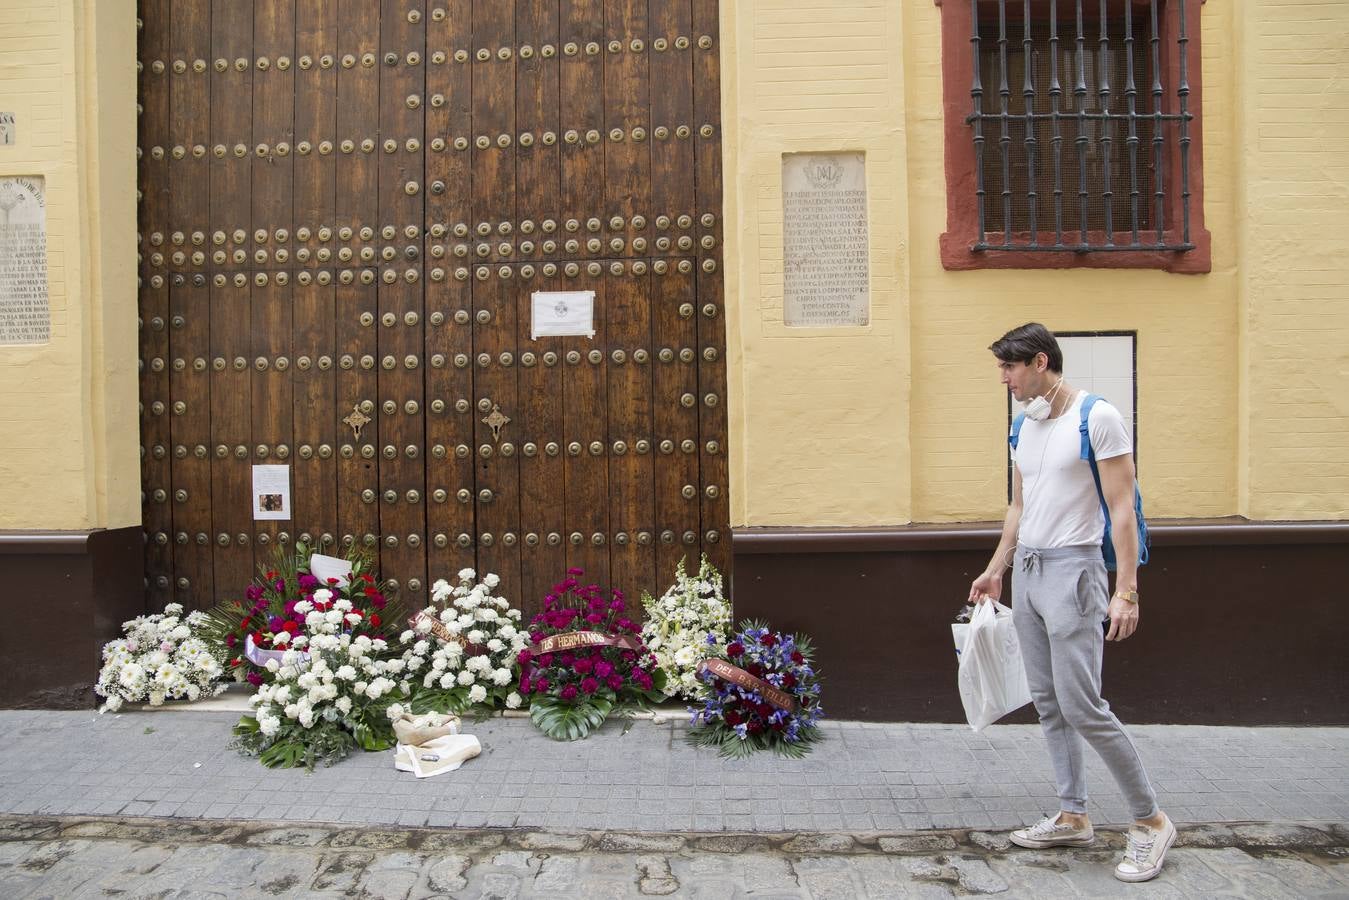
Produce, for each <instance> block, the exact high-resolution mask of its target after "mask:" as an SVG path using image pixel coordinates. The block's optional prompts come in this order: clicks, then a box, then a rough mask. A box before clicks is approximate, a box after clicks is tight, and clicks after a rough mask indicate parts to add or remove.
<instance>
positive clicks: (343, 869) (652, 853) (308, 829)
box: [0, 817, 1349, 900]
mask: <svg viewBox="0 0 1349 900" xmlns="http://www.w3.org/2000/svg"><path fill="white" fill-rule="evenodd" d="M1347 839H1349V833H1347V832H1346V831H1345V830H1344V829H1343V828H1333V829H1314V828H1308V827H1291V826H1289V827H1272V826H1230V827H1229V826H1195V827H1191V828H1187V829H1184V830H1183V831H1182V832H1181V836H1180V840H1179V842H1178V844H1177V846H1176V847H1175V848H1173V849H1172V851H1171V853H1170V854H1169V856H1168V858H1167V865H1166V868H1165V869H1164V870H1163V872H1162V874H1161V875H1160V876H1158V878H1157V879H1156V880H1154V881H1152V882H1149V883H1148V884H1144V885H1126V884H1122V883H1120V882H1118V881H1116V880H1115V879H1114V877H1113V876H1112V875H1111V872H1110V869H1111V866H1113V865H1114V862H1115V861H1116V860H1117V859H1118V857H1119V853H1120V844H1121V837H1120V835H1119V834H1118V833H1101V834H1100V839H1099V840H1098V845H1099V846H1098V848H1091V849H1073V850H1056V851H1041V852H1030V851H1024V850H1016V849H1012V850H1008V848H1007V846H1006V842H1005V839H1003V838H1002V837H1001V836H1000V835H990V834H987V833H983V832H968V831H959V832H945V831H928V832H921V833H909V834H898V835H874V834H873V835H861V836H853V835H847V834H829V835H794V836H788V835H777V836H764V835H743V834H741V835H730V834H717V835H702V836H682V835H671V834H649V833H638V834H634V833H622V832H612V831H610V832H602V833H595V832H590V833H587V832H570V833H562V832H542V831H529V830H509V831H508V830H487V829H481V830H461V829H455V830H448V829H447V830H425V829H411V828H402V829H380V828H367V827H360V828H346V829H343V828H327V827H322V826H312V825H297V824H286V825H282V824H276V823H250V824H246V825H238V824H230V823H223V822H206V821H201V820H197V821H188V820H163V819H161V820H151V819H133V820H110V819H88V818H84V819H79V818H75V819H58V818H46V817H20V818H10V817H0V896H3V897H5V898H6V900H20V898H53V900H67V898H85V897H108V896H114V895H115V896H118V897H125V898H139V897H146V898H149V897H154V898H169V897H172V898H207V897H219V898H237V897H333V898H336V897H362V898H365V897H369V898H379V900H394V898H412V897H415V898H429V897H463V898H480V900H487V898H492V900H514V898H535V897H537V898H550V900H552V898H568V897H576V898H584V900H605V898H619V897H636V896H653V895H654V896H661V895H677V896H679V897H691V898H708V900H713V898H715V900H731V898H741V897H754V898H781V900H785V898H802V900H806V898H849V897H860V898H896V897H933V898H935V897H952V896H968V895H980V894H998V895H1002V896H1006V897H1035V898H1044V900H1052V898H1079V897H1129V898H1148V897H1167V898H1174V897H1243V898H1244V897H1249V898H1257V897H1258V898H1289V900H1294V898H1296V900H1304V898H1313V897H1345V896H1347V895H1349V861H1346V860H1347V859H1349V840H1347Z"/></svg>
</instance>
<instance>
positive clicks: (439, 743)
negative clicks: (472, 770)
mask: <svg viewBox="0 0 1349 900" xmlns="http://www.w3.org/2000/svg"><path fill="white" fill-rule="evenodd" d="M459 726H460V720H459V717H458V716H442V715H439V714H437V713H427V714H426V715H422V716H413V715H411V714H407V713H404V714H403V715H402V716H400V717H398V718H397V719H394V722H393V733H394V736H395V737H397V738H398V745H397V746H396V747H395V748H394V760H393V764H394V768H396V769H398V771H400V772H411V773H412V774H414V775H416V776H417V777H418V778H430V777H431V776H432V775H439V774H441V773H442V772H453V771H454V770H455V769H457V768H459V767H460V766H461V765H463V764H464V761H465V760H469V759H472V758H473V757H475V756H477V755H478V754H479V753H482V744H480V743H479V742H478V739H477V738H476V737H474V736H473V735H471V734H460V733H459Z"/></svg>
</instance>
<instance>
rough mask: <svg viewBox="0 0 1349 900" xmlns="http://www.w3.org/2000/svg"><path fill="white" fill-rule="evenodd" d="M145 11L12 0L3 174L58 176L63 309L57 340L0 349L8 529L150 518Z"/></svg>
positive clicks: (53, 205)
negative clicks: (142, 424)
mask: <svg viewBox="0 0 1349 900" xmlns="http://www.w3.org/2000/svg"><path fill="white" fill-rule="evenodd" d="M134 15H135V13H134V9H133V8H132V7H131V5H130V4H120V3H102V4H95V3H94V2H92V0H88V2H77V0H63V2H53V0H0V31H2V32H3V33H4V36H5V39H4V43H3V44H2V45H0V48H2V49H0V109H3V110H5V111H12V112H14V113H16V114H17V117H18V122H17V126H18V143H17V144H15V145H13V146H8V147H0V175H42V176H44V177H45V178H46V187H47V268H48V285H49V292H50V304H51V316H52V329H51V342H50V343H48V344H45V345H38V346H23V347H0V370H3V375H4V377H3V378H0V529H60V530H75V529H84V528H99V527H106V528H115V527H122V526H126V525H134V524H136V523H138V522H139V521H140V471H139V466H140V463H139V460H138V456H137V453H138V451H137V438H136V429H137V412H136V409H137V407H136V403H137V398H136V281H135V278H136V246H135V228H136V225H135V222H136V218H135V200H136V198H135V190H136V187H135V162H134V152H135V142H136V141H135V129H136V110H135V41H136V31H135V18H134Z"/></svg>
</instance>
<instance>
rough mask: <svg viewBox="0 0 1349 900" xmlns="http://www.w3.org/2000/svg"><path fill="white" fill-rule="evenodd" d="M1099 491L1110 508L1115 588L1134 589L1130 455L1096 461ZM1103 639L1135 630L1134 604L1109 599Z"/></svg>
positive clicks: (1135, 567) (1121, 636)
mask: <svg viewBox="0 0 1349 900" xmlns="http://www.w3.org/2000/svg"><path fill="white" fill-rule="evenodd" d="M1096 468H1097V471H1099V472H1100V474H1101V493H1102V494H1104V495H1105V504H1106V507H1107V508H1108V509H1109V510H1110V532H1111V543H1113V544H1114V545H1115V591H1116V592H1117V593H1118V592H1120V591H1136V590H1138V521H1137V519H1136V518H1135V517H1134V458H1133V454H1131V453H1125V454H1122V455H1120V456H1114V457H1111V458H1110V459H1102V460H1099V461H1097V463H1096ZM1109 615H1110V631H1109V632H1108V633H1107V634H1106V636H1105V639H1106V640H1107V641H1122V640H1124V639H1125V638H1127V637H1128V636H1129V635H1131V634H1133V633H1134V632H1135V631H1136V630H1137V629H1138V604H1136V603H1130V602H1129V601H1128V600H1124V599H1121V598H1119V597H1116V596H1112V597H1111V598H1110V610H1109Z"/></svg>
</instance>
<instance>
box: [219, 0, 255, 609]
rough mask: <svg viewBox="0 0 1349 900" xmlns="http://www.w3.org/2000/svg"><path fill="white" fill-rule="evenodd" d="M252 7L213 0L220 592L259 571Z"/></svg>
mask: <svg viewBox="0 0 1349 900" xmlns="http://www.w3.org/2000/svg"><path fill="white" fill-rule="evenodd" d="M253 56H254V54H253V10H252V8H251V7H249V6H245V7H243V8H240V6H239V4H237V3H233V2H231V0H212V2H211V57H210V58H211V60H212V61H213V62H212V72H211V112H210V116H211V141H212V154H211V177H210V191H211V201H210V204H211V206H210V218H211V245H212V248H213V250H212V269H213V275H212V280H211V323H210V341H211V442H212V444H213V445H214V446H213V448H212V462H211V514H212V520H213V523H214V531H215V559H214V569H215V591H216V595H217V596H218V597H231V596H239V595H240V594H242V593H243V589H244V587H245V585H247V584H248V582H249V580H250V579H251V578H252V577H253V546H252V543H253V515H252V511H251V510H252V502H251V501H252V496H251V491H252V484H251V478H250V471H251V470H250V469H249V465H250V463H251V461H252V448H253V440H252V438H253V421H252V402H251V396H252V380H253V377H252V372H253V366H252V354H251V353H250V350H251V328H250V322H251V315H252V281H251V279H250V278H249V265H250V262H249V257H250V254H251V252H252V248H253V238H252V234H251V229H250V225H251V219H252V209H251V196H252V169H253V162H252V158H253V71H254V70H253V65H252V61H253Z"/></svg>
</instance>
